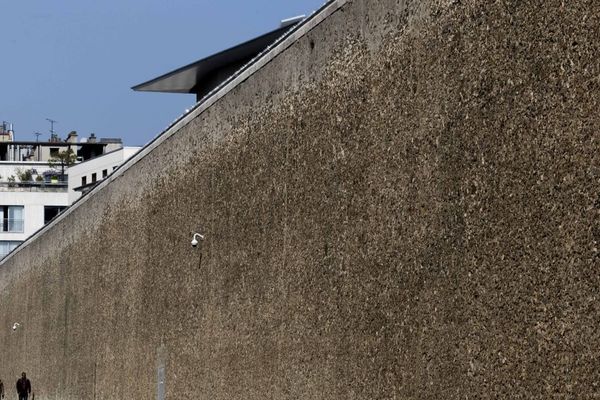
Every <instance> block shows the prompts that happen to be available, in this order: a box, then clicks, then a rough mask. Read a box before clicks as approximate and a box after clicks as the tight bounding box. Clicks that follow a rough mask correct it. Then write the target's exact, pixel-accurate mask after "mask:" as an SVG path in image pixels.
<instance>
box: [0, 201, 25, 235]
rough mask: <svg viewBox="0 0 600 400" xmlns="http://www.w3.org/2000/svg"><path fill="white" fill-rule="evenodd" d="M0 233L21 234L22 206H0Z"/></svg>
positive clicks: (22, 225) (22, 224)
mask: <svg viewBox="0 0 600 400" xmlns="http://www.w3.org/2000/svg"><path fill="white" fill-rule="evenodd" d="M0 221H2V224H1V226H0V232H23V227H24V223H23V206H0Z"/></svg>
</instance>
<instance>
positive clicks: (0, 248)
mask: <svg viewBox="0 0 600 400" xmlns="http://www.w3.org/2000/svg"><path fill="white" fill-rule="evenodd" d="M20 243H21V242H17V241H16V240H0V258H3V257H4V256H5V255H7V254H8V253H10V252H11V251H13V250H14V249H15V248H16V247H17V246H18V245H19V244H20Z"/></svg>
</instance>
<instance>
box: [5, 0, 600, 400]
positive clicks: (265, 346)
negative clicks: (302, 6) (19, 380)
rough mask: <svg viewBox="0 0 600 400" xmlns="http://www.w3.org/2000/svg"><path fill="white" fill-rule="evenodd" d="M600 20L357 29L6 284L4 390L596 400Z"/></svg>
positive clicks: (305, 58)
mask: <svg viewBox="0 0 600 400" xmlns="http://www.w3.org/2000/svg"><path fill="white" fill-rule="evenodd" d="M599 17H600V4H598V3H595V2H592V1H579V2H562V1H558V0H550V1H543V2H542V1H508V0H504V1H497V2H493V3H490V2H483V1H475V0H471V1H467V0H461V1H447V0H439V1H433V0H430V1H422V2H415V1H409V0H406V1H392V0H385V1H368V0H356V1H352V2H349V3H347V4H346V5H344V6H343V7H342V8H341V9H339V10H338V11H336V12H335V13H334V14H333V15H331V16H330V17H328V18H327V19H326V20H325V21H324V22H323V23H321V24H319V25H318V26H316V27H315V28H314V29H313V30H311V31H310V32H309V33H307V34H306V35H305V36H303V37H302V38H300V39H299V40H297V41H296V42H295V43H294V44H293V45H292V46H291V47H290V48H288V49H287V50H285V51H284V52H283V53H281V54H280V55H278V56H277V57H276V58H275V59H274V60H272V61H271V62H270V63H269V64H267V65H266V66H264V67H263V68H262V69H260V70H259V71H257V72H256V73H255V74H254V75H252V76H251V77H250V78H249V79H247V80H246V81H245V82H243V83H242V84H240V85H239V86H237V87H236V88H235V89H233V90H232V91H231V92H230V93H228V94H227V95H226V96H224V97H223V98H221V99H220V100H219V101H218V102H216V103H215V104H214V105H212V106H211V107H210V108H208V109H207V110H205V111H204V112H203V113H201V114H200V115H199V116H198V117H196V118H195V119H194V120H192V121H191V122H190V123H189V124H187V125H185V126H184V127H182V128H181V129H180V130H179V131H178V132H177V133H176V134H174V135H173V136H171V137H169V138H168V139H167V140H165V141H164V142H163V143H162V144H161V145H160V146H158V147H157V148H155V149H154V150H153V151H152V152H151V153H150V154H148V155H147V156H146V157H144V158H143V159H141V160H140V161H139V162H137V163H136V164H134V165H133V166H132V167H130V168H129V169H128V170H127V171H125V172H124V173H123V174H122V175H121V176H120V177H119V179H117V180H115V181H113V182H111V183H110V184H109V185H107V186H106V187H105V188H104V189H103V190H101V191H99V192H97V193H96V194H94V195H93V196H92V197H91V198H89V199H88V201H86V202H85V204H83V205H82V206H81V207H78V208H77V209H75V210H73V212H72V213H70V214H69V215H68V216H67V217H66V218H63V219H61V220H60V221H58V222H57V223H56V224H54V225H53V227H52V229H50V230H49V231H48V232H46V233H45V234H44V235H42V236H40V237H39V238H38V239H36V240H35V241H34V242H32V243H31V244H30V245H28V246H27V247H26V248H25V249H23V250H21V251H19V252H18V253H17V254H15V255H14V256H13V257H12V258H10V259H8V261H6V262H4V263H3V264H2V265H1V266H0V302H1V303H0V324H1V325H0V326H2V327H4V328H2V329H0V349H1V354H2V362H1V363H0V378H2V379H3V380H4V381H5V382H9V383H10V381H11V380H12V379H13V377H14V379H16V377H17V375H18V374H19V373H20V371H21V370H26V371H27V372H28V375H29V376H30V377H31V378H32V380H33V385H34V390H35V392H36V396H37V398H38V399H114V398H125V397H129V398H133V399H142V398H143V399H150V398H156V396H157V390H159V388H158V387H157V376H158V375H157V374H159V372H158V371H157V368H158V366H159V364H160V363H161V362H162V363H164V364H160V365H164V374H165V381H164V382H165V385H164V391H165V392H164V395H165V398H167V399H170V398H177V397H182V398H187V397H190V398H192V397H193V398H210V399H245V400H251V399H264V398H273V399H297V398H303V399H323V398H327V399H354V398H356V399H375V398H381V399H385V398H390V399H391V398H423V399H440V398H447V399H459V398H460V399H464V398H496V397H503V398H549V397H557V398H581V397H594V396H598V395H600V393H599V392H600V390H599V389H598V386H597V385H598V382H599V381H600V376H599V372H598V371H600V370H599V369H598V365H597V359H598V343H600V333H599V331H598V328H597V325H598V324H597V321H598V319H599V318H600V307H599V306H598V296H599V295H600V294H599V288H600V275H599V274H598V273H597V271H598V265H600V256H599V255H598V254H599V253H598V241H599V240H600V234H599V233H598V232H600V156H599V154H600V144H599V143H600V138H599V135H598V132H599V128H600V127H599V123H600V117H599V114H598V105H599V104H598V100H599V93H600V92H599V89H600V65H599V64H600V61H599V59H598V57H597V55H598V54H599V51H598V50H599V48H598V47H599V43H600V41H599V40H598V38H600V32H599V30H600V21H599ZM197 229H200V230H201V231H202V233H204V234H206V237H207V239H206V240H205V241H204V242H202V243H201V246H200V247H199V248H198V249H193V248H192V247H191V246H190V244H189V243H190V240H191V234H192V232H193V231H196V230H197ZM15 321H21V323H22V327H21V328H22V329H19V330H17V331H14V332H13V331H11V330H10V329H8V328H6V327H9V326H12V323H13V322H15ZM159 355H160V356H159ZM159 357H160V360H162V361H160V362H159V361H158V360H159ZM9 386H10V385H9Z"/></svg>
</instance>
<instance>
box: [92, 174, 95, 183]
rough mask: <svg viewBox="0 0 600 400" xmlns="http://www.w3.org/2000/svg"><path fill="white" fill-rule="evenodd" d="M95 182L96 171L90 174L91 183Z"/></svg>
mask: <svg viewBox="0 0 600 400" xmlns="http://www.w3.org/2000/svg"><path fill="white" fill-rule="evenodd" d="M94 182H96V173H95V172H94V173H93V174H92V183H94Z"/></svg>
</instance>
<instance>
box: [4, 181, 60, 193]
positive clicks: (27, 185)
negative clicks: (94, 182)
mask: <svg viewBox="0 0 600 400" xmlns="http://www.w3.org/2000/svg"><path fill="white" fill-rule="evenodd" d="M67 186H68V184H67V182H60V181H59V182H56V183H51V182H0V192H64V193H66V192H67V188H68V187H67Z"/></svg>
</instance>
